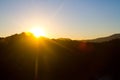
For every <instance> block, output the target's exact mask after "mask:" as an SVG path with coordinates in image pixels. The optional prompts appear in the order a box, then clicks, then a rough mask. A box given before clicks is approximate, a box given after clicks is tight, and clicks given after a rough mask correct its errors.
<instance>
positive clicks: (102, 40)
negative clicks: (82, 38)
mask: <svg viewBox="0 0 120 80" xmlns="http://www.w3.org/2000/svg"><path fill="white" fill-rule="evenodd" d="M114 39H120V34H113V35H111V36H108V37H102V38H97V39H93V40H86V41H88V42H104V41H110V40H114Z"/></svg>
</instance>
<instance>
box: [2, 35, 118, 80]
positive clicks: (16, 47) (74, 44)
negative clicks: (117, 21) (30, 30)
mask: <svg viewBox="0 0 120 80" xmlns="http://www.w3.org/2000/svg"><path fill="white" fill-rule="evenodd" d="M115 36H116V38H112V40H110V41H107V42H106V41H104V42H101V43H96V42H85V41H77V40H71V39H67V38H61V39H48V38H45V37H40V38H35V37H34V36H33V35H32V34H30V35H27V34H26V33H21V34H15V35H12V36H9V37H6V38H0V73H1V74H0V80H120V39H117V38H118V37H119V35H112V36H110V37H115ZM36 71H37V72H36Z"/></svg>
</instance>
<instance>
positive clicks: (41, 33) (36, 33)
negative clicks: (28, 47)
mask: <svg viewBox="0 0 120 80" xmlns="http://www.w3.org/2000/svg"><path fill="white" fill-rule="evenodd" d="M30 32H31V33H32V34H33V35H34V36H35V37H37V38H38V37H41V36H46V34H45V32H44V30H43V29H41V28H40V27H34V28H32V29H30Z"/></svg>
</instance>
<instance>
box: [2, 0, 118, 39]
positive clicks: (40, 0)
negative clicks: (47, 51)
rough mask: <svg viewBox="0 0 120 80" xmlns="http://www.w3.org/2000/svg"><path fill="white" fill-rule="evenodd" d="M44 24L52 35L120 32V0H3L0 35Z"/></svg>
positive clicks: (92, 35)
mask: <svg viewBox="0 0 120 80" xmlns="http://www.w3.org/2000/svg"><path fill="white" fill-rule="evenodd" d="M36 26H37V27H38V26H39V27H41V28H43V29H44V31H45V32H46V34H47V37H49V38H71V39H93V38H97V37H102V36H108V35H111V34H115V33H120V0H0V36H1V37H6V36H10V35H13V34H15V33H21V32H26V31H27V30H29V29H30V28H32V27H36Z"/></svg>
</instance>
